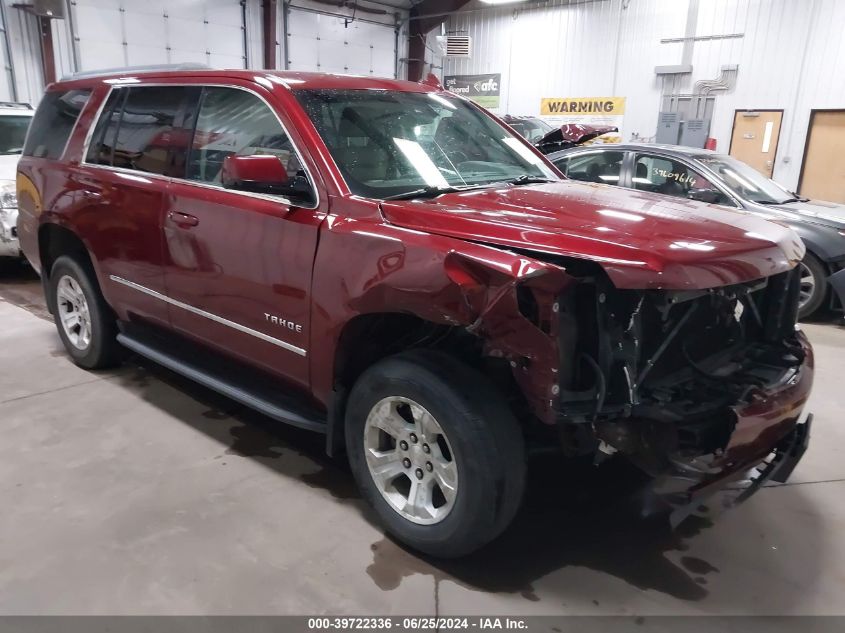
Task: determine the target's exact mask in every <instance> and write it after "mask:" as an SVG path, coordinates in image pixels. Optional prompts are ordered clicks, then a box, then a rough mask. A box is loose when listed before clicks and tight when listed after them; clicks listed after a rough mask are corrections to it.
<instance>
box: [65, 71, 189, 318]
mask: <svg viewBox="0 0 845 633" xmlns="http://www.w3.org/2000/svg"><path fill="white" fill-rule="evenodd" d="M184 95H185V89H184V88H182V87H179V86H150V87H132V88H118V89H114V90H112V92H111V94H110V95H109V97H108V100H107V102H106V105H105V107H104V108H103V111H102V114H101V115H100V118H99V120H98V121H97V124H96V126H95V128H94V131H93V133H92V137H91V141H90V143H89V146H88V152H87V155H86V157H85V162H84V163H83V164H82V165H81V166H80V167H79V169H78V171H77V172H76V174H75V175H74V178H75V179H76V180H77V185H78V186H79V188H80V189H81V190H82V191H83V192H84V197H85V200H86V205H87V207H89V215H88V217H89V218H90V220H91V221H92V222H96V230H94V231H89V232H88V235H89V241H90V243H91V247H92V249H93V252H94V255H95V257H96V259H97V261H98V262H99V264H100V273H101V279H102V281H103V282H104V284H103V290H104V292H105V294H106V297H107V298H108V300H109V304H110V305H111V306H112V307H113V308H114V309H115V310H116V311H117V312H118V315H119V316H120V317H121V318H122V319H129V318H141V319H145V320H148V321H153V322H156V323H158V324H160V325H166V324H167V322H168V310H167V303H166V302H165V301H163V300H162V299H161V297H162V296H163V295H164V294H166V289H165V286H164V261H163V248H162V228H163V214H164V200H165V196H166V195H167V181H168V178H167V174H168V170H169V167H170V156H171V150H172V147H173V144H172V138H173V137H172V135H173V133H174V129H175V127H176V126H177V124H176V118H177V117H178V116H179V114H180V110H181V108H182V105H183V104H182V101H183V97H184Z"/></svg>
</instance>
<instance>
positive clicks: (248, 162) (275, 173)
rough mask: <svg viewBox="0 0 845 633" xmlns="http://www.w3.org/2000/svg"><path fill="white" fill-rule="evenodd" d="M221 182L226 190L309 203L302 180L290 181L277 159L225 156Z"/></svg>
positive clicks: (303, 180) (308, 192)
mask: <svg viewBox="0 0 845 633" xmlns="http://www.w3.org/2000/svg"><path fill="white" fill-rule="evenodd" d="M221 182H222V183H223V187H224V188H226V189H234V190H237V191H250V192H252V193H269V194H275V195H280V196H286V197H289V198H296V199H298V200H302V199H306V200H310V199H311V196H312V193H311V187H310V186H309V185H308V181H307V180H306V179H305V177H304V176H297V177H295V178H293V179H291V178H289V177H288V173H287V170H286V169H285V166H284V165H283V164H282V161H281V160H279V158H278V157H277V156H273V155H272V154H254V155H252V156H236V155H232V156H227V157H226V158H225V159H224V160H223V170H222V174H221Z"/></svg>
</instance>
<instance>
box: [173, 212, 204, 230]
mask: <svg viewBox="0 0 845 633" xmlns="http://www.w3.org/2000/svg"><path fill="white" fill-rule="evenodd" d="M167 217H168V218H170V221H171V222H173V224H175V225H176V226H181V227H183V228H188V227H191V226H196V225H197V224H199V223H200V221H199V218H198V217H197V216H195V215H191V214H189V213H182V212H181V211H171V212H170V213H168V214H167Z"/></svg>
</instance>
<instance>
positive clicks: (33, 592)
mask: <svg viewBox="0 0 845 633" xmlns="http://www.w3.org/2000/svg"><path fill="white" fill-rule="evenodd" d="M40 294H41V293H40V287H39V285H38V282H37V280H36V279H35V277H34V276H33V275H32V274H31V272H27V271H26V269H21V268H18V267H5V268H4V269H3V270H2V271H0V324H2V327H0V433H2V435H1V436H0V437H2V441H0V507H2V511H1V512H0V614H3V615H6V614H318V613H338V614H418V615H422V614H434V613H435V612H437V613H439V614H441V615H449V614H485V615H490V614H513V615H519V614H523V615H528V614H637V615H657V614H705V613H706V614H845V573H844V572H843V569H845V538H843V534H845V451H843V443H845V424H844V423H843V421H842V419H841V418H842V412H843V411H845V389H843V388H842V386H841V384H842V382H841V376H842V374H840V372H845V331H842V330H845V328H842V327H838V326H837V325H835V324H833V323H826V324H813V325H808V326H806V328H805V329H806V330H807V331H808V332H809V334H810V338H811V339H812V340H813V343H814V344H815V348H816V355H817V356H816V357H817V365H818V373H817V381H816V388H815V393H814V396H813V401H812V408H813V410H814V411H815V413H816V424H815V426H814V437H813V442H812V445H811V449H810V451H809V452H808V454H807V456H806V457H805V459H804V461H803V462H802V464H801V465H800V466H799V468H798V469H797V470H796V472H795V474H794V476H793V479H792V481H790V483H789V484H787V485H777V486H769V487H767V488H765V489H763V490H761V491H760V492H759V493H758V494H757V495H756V496H755V497H753V498H752V499H751V500H750V501H749V502H747V503H746V504H745V505H743V506H741V507H739V508H737V509H734V510H732V511H729V512H727V513H725V514H722V515H721V516H719V517H718V519H717V520H715V521H710V520H708V519H694V520H691V521H690V522H688V523H687V524H685V525H684V526H682V528H681V529H680V530H679V531H678V532H676V533H671V532H669V531H668V529H666V527H665V526H664V525H663V524H662V523H656V522H654V521H653V520H644V519H641V518H639V515H638V514H637V513H636V512H635V511H633V510H631V509H629V508H628V507H627V505H626V504H624V503H617V502H616V499H615V497H614V494H613V493H614V491H615V490H616V489H618V488H620V487H621V485H620V479H617V478H614V475H618V473H615V472H613V468H614V467H613V465H612V464H611V465H610V469H609V470H606V466H603V467H602V469H600V470H598V471H596V470H594V469H592V468H591V467H579V466H576V467H564V466H561V465H560V464H557V463H552V464H547V463H538V464H535V465H534V466H532V470H531V488H530V490H531V492H530V494H529V497H528V499H527V501H526V504H525V507H524V509H523V510H522V512H521V514H520V515H519V517H518V519H517V521H516V523H515V524H514V526H513V527H512V528H511V529H510V530H509V531H508V532H507V533H506V534H505V535H504V536H503V537H502V538H501V539H499V540H498V541H497V542H496V543H494V544H493V545H492V546H490V547H488V548H487V549H485V550H483V551H482V552H480V553H478V554H477V555H474V556H473V557H471V558H469V559H466V560H462V561H459V562H452V563H445V564H444V563H439V562H432V561H427V560H424V559H423V558H421V557H419V556H416V555H414V554H412V553H409V552H406V551H404V550H403V549H401V548H400V547H398V546H397V545H395V544H394V543H392V542H391V541H390V540H388V539H386V538H385V537H384V536H383V535H382V533H381V532H380V531H379V529H378V527H377V526H376V525H375V524H374V523H373V521H372V518H371V517H370V515H369V514H368V512H367V511H366V509H365V508H364V506H363V504H362V502H361V500H360V498H359V497H358V495H357V492H356V490H355V487H354V485H353V482H352V479H351V475H350V474H349V472H348V469H347V467H346V465H345V464H344V463H343V462H342V461H332V460H329V459H327V458H326V457H325V456H324V455H323V453H322V438H320V437H318V436H314V435H310V434H308V433H304V432H299V431H297V430H295V429H290V428H286V427H279V426H278V425H274V424H273V423H272V422H270V421H268V420H267V419H265V418H262V417H261V416H259V415H257V414H254V413H251V412H250V411H248V410H245V409H243V408H242V407H240V406H238V405H236V404H234V403H232V402H230V401H228V400H226V399H224V398H221V397H219V396H217V395H215V394H213V393H210V392H208V391H206V390H203V389H201V388H198V387H196V386H194V385H192V384H190V383H188V382H186V381H184V380H182V379H180V378H178V377H176V376H174V375H172V374H169V373H168V372H166V371H164V370H162V369H160V368H157V367H155V366H154V365H151V364H149V363H146V362H141V361H139V360H134V361H131V362H129V363H127V364H126V366H124V367H123V368H121V369H119V370H117V371H113V372H105V373H89V372H86V371H83V370H81V369H78V368H77V367H75V366H74V365H73V364H71V362H70V361H69V360H68V358H67V357H66V356H65V354H64V352H63V350H62V348H61V343H60V342H59V339H58V336H57V335H56V333H55V330H54V328H53V325H52V323H51V322H50V321H48V320H47V319H46V313H45V311H44V308H43V302H42V299H41V296H40ZM621 481H624V479H622V480H621Z"/></svg>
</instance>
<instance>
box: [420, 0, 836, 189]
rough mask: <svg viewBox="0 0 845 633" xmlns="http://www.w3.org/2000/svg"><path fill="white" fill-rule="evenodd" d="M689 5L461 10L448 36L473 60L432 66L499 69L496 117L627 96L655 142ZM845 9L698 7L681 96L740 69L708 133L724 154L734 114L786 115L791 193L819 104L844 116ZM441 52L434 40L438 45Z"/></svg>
mask: <svg viewBox="0 0 845 633" xmlns="http://www.w3.org/2000/svg"><path fill="white" fill-rule="evenodd" d="M688 1H689V0H588V1H583V0H581V1H579V0H574V1H572V2H565V1H563V0H552V1H551V2H549V3H547V4H544V5H540V6H530V5H528V6H527V5H518V4H515V5H508V6H503V7H499V8H493V9H491V8H489V7H487V8H483V7H484V5H479V4H473V5H469V6H468V7H467V10H466V11H464V12H459V13H457V14H455V15H454V16H453V17H452V18H451V19H450V20H449V21H448V23H447V27H446V28H447V31H448V32H461V33H468V34H469V35H471V36H472V38H473V53H472V58H471V59H469V60H465V59H462V60H459V59H444V60H442V62H441V60H440V59H438V57H437V56H435V57H434V59H433V60H432V61H433V63H434V64H435V66H437V65H440V64H441V63H442V65H443V70H442V74H462V73H467V74H474V73H484V72H500V73H502V107H501V108H500V109H499V111H500V112H502V113H504V112H508V113H511V114H537V113H538V112H539V106H540V99H541V98H542V97H564V96H573V97H578V96H585V97H589V96H622V97H627V100H628V102H627V109H626V115H625V123H624V129H623V136H624V138H625V139H626V140H627V139H629V138H630V137H631V135H632V134H634V133H636V134H639V135H641V136H644V137H649V136H652V135H654V133H655V128H656V124H657V113H658V111H659V110H660V106H661V93H662V82H661V80H660V78H658V77H657V76H656V75H655V73H654V67H655V66H660V65H670V64H680V63H681V55H682V49H683V43H682V42H676V43H665V44H662V43H661V42H660V40H661V39H664V38H680V37H683V36H684V32H685V27H686V23H687V10H688ZM843 24H845V2H842V1H841V0H700V2H699V8H698V13H697V24H696V31H695V33H696V35H697V36H705V35H725V34H734V33H742V34H743V37H741V38H731V39H715V40H709V41H697V42H695V43H694V47H693V54H692V65H693V73H692V75H685V76H681V78H680V79H679V81H678V82H677V85H676V88H677V89H678V91H679V92H684V93H689V92H691V91H692V87H693V84H694V82H695V81H698V80H702V79H714V78H716V77H717V76H718V75H719V71H720V68H721V66H722V65H725V64H739V73H738V77H737V85H736V87H735V89H734V90H733V92H731V93H729V94H722V95H719V96H717V97H716V105H715V110H714V117H713V125H712V128H711V135H712V136H715V137H716V139H717V140H718V147H719V149H720V150H723V151H727V149H728V145H729V143H730V136H731V128H732V123H733V115H734V110H735V109H783V110H784V120H783V128H782V130H781V140H780V144H779V147H778V154H777V160H776V164H775V172H774V176H775V179H776V180H778V181H779V182H781V183H782V184H784V185H786V186H788V187H792V188H794V187H795V186H796V185H797V182H798V175H799V172H800V167H801V159H802V155H803V151H804V140H805V136H806V133H807V126H808V123H809V119H810V110H811V109H812V108H845V45H843V39H845V38H844V37H843V36H845V32H844V31H843ZM430 44H431V46H432V48H435V47H436V45H435V43H434V40H433V37H431V38H430Z"/></svg>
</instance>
